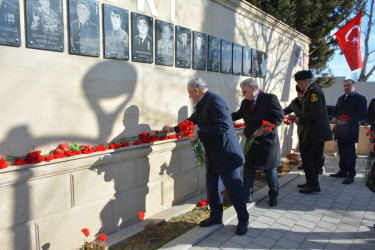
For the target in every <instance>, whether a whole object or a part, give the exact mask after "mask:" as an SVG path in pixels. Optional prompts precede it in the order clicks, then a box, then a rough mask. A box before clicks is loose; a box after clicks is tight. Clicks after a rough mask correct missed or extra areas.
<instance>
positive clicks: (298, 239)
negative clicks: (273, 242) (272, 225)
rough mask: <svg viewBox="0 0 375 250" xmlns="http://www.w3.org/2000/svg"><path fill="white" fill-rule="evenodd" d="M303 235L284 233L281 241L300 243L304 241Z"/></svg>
mask: <svg viewBox="0 0 375 250" xmlns="http://www.w3.org/2000/svg"><path fill="white" fill-rule="evenodd" d="M306 235H307V234H305V233H298V232H290V231H289V232H286V233H285V234H284V236H283V239H287V240H291V241H294V242H297V243H301V242H303V241H304V240H305V239H306Z"/></svg>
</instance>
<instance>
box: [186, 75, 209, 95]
mask: <svg viewBox="0 0 375 250" xmlns="http://www.w3.org/2000/svg"><path fill="white" fill-rule="evenodd" d="M188 86H189V88H190V89H195V88H197V89H198V90H199V91H201V92H202V91H203V90H205V89H206V88H207V83H206V82H205V81H204V80H203V79H202V78H194V79H191V80H190V81H189V82H188Z"/></svg>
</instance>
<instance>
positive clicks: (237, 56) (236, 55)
mask: <svg viewBox="0 0 375 250" xmlns="http://www.w3.org/2000/svg"><path fill="white" fill-rule="evenodd" d="M241 72H242V46H241V45H239V44H237V43H233V68H232V74H233V75H241Z"/></svg>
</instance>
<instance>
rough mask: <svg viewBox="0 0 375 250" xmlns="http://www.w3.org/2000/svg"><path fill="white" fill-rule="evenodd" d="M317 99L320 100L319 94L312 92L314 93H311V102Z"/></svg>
mask: <svg viewBox="0 0 375 250" xmlns="http://www.w3.org/2000/svg"><path fill="white" fill-rule="evenodd" d="M317 100H319V98H318V96H317V94H315V93H314V94H312V95H311V102H316V101H317Z"/></svg>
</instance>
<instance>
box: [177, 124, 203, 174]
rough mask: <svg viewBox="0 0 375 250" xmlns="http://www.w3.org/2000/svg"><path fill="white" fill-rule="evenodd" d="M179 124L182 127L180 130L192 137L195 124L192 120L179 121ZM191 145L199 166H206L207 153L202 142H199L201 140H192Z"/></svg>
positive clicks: (184, 134)
mask: <svg viewBox="0 0 375 250" xmlns="http://www.w3.org/2000/svg"><path fill="white" fill-rule="evenodd" d="M177 126H178V127H179V128H180V132H181V133H182V135H183V136H185V137H190V136H192V135H193V130H194V129H195V126H194V124H193V123H192V122H191V121H189V120H185V121H183V122H182V123H179V124H178V125H177ZM191 145H192V146H193V151H194V155H195V161H196V163H197V166H199V167H201V168H204V166H205V165H206V154H205V152H204V148H203V146H202V144H201V143H200V142H199V140H195V141H192V142H191Z"/></svg>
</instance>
